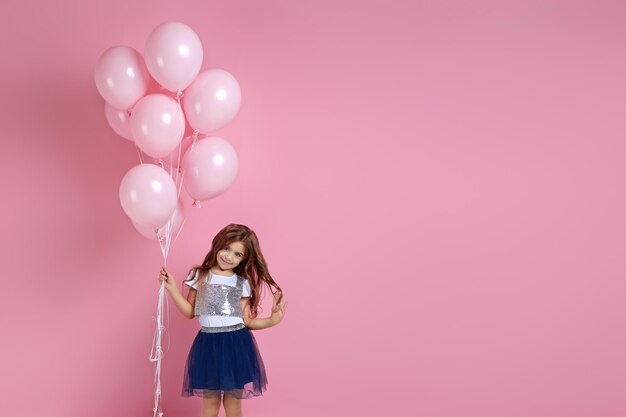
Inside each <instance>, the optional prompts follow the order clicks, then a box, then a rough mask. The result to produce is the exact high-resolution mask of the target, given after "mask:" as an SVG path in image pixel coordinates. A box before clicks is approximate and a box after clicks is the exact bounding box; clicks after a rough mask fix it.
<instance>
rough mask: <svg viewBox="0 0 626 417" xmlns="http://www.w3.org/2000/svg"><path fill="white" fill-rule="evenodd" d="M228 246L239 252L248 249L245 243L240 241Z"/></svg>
mask: <svg viewBox="0 0 626 417" xmlns="http://www.w3.org/2000/svg"><path fill="white" fill-rule="evenodd" d="M228 246H230V248H231V249H232V250H236V251H239V252H243V251H244V250H245V249H246V247H245V246H244V244H243V242H240V241H236V242H230V243H229V244H228Z"/></svg>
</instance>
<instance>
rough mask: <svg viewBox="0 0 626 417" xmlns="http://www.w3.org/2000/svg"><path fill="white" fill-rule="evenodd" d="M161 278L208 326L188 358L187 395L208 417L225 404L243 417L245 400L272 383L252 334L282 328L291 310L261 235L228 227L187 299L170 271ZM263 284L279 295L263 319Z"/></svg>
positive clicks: (197, 271) (179, 303) (192, 276)
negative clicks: (260, 313) (271, 268)
mask: <svg viewBox="0 0 626 417" xmlns="http://www.w3.org/2000/svg"><path fill="white" fill-rule="evenodd" d="M159 279H160V280H162V281H165V288H166V289H167V291H168V292H169V293H170V296H171V297H172V299H173V300H174V303H175V304H176V307H178V309H179V310H180V311H181V313H182V314H183V315H184V316H185V317H189V318H193V317H195V316H199V321H200V325H201V326H202V328H201V329H200V330H199V331H198V334H197V336H196V338H195V339H194V341H193V344H192V345H191V349H190V351H189V355H188V357H187V363H186V366H185V374H184V381H183V391H182V395H183V396H186V397H189V396H192V395H196V396H199V397H203V398H204V399H203V410H202V416H203V417H216V416H217V415H218V412H219V409H220V405H221V403H222V401H223V402H224V409H225V411H226V416H227V417H240V416H242V411H241V399H242V398H250V397H254V396H258V395H262V393H263V391H265V390H266V384H267V377H266V375H265V367H264V366H263V360H262V359H261V355H260V354H259V350H258V348H257V345H256V340H255V339H254V336H253V335H252V333H251V332H250V330H251V329H252V330H258V329H265V328H268V327H272V326H275V325H277V324H278V323H280V322H281V321H282V319H283V317H284V315H285V311H286V307H287V303H286V301H284V300H283V296H282V290H281V289H280V287H279V286H278V284H276V282H275V281H274V279H273V278H272V276H271V275H270V273H269V271H268V269H267V263H266V262H265V259H264V258H263V254H262V253H261V248H260V247H259V241H258V239H257V237H256V234H255V233H254V232H253V231H252V230H251V229H249V228H248V227H246V226H243V225H240V224H230V225H228V226H226V227H225V228H223V229H222V230H221V231H220V232H219V233H218V234H217V235H216V236H215V238H214V239H213V243H212V246H211V250H210V251H209V253H208V254H207V255H206V257H205V258H204V261H203V262H202V265H199V266H195V267H193V268H191V270H190V272H189V276H188V279H187V280H186V281H185V284H186V285H188V286H189V287H190V289H189V294H188V295H187V298H186V299H185V298H184V297H183V296H182V294H181V292H180V291H179V290H178V287H177V286H176V282H175V280H174V277H173V276H172V274H171V273H170V272H169V271H168V270H167V269H166V268H165V267H163V268H162V269H161V273H160V277H159ZM263 284H266V285H267V286H269V288H270V291H271V292H272V294H273V296H274V300H273V305H272V314H271V315H270V316H269V317H265V318H257V313H258V307H259V302H260V295H261V286H262V285H263Z"/></svg>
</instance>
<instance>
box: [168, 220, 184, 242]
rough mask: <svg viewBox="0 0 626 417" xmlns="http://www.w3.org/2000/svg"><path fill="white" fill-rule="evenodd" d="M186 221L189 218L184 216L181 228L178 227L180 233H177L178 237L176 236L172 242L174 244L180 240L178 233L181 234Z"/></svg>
mask: <svg viewBox="0 0 626 417" xmlns="http://www.w3.org/2000/svg"><path fill="white" fill-rule="evenodd" d="M186 221H187V218H184V219H183V222H182V223H181V224H180V229H178V233H176V237H174V241H173V242H172V244H174V243H176V241H177V240H178V235H180V232H182V231H183V227H185V222H186Z"/></svg>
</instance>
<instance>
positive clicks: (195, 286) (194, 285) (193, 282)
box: [185, 269, 198, 290]
mask: <svg viewBox="0 0 626 417" xmlns="http://www.w3.org/2000/svg"><path fill="white" fill-rule="evenodd" d="M191 276H192V275H191V274H189V275H188V276H187V279H191ZM185 285H188V286H190V287H191V288H193V289H194V290H197V289H198V270H197V269H196V272H195V274H194V275H193V279H191V280H190V281H185Z"/></svg>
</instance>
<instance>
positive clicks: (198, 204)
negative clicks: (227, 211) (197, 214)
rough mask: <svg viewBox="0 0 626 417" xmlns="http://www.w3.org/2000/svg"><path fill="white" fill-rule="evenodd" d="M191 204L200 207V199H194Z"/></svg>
mask: <svg viewBox="0 0 626 417" xmlns="http://www.w3.org/2000/svg"><path fill="white" fill-rule="evenodd" d="M192 206H194V207H195V208H200V207H202V205H200V200H194V202H193V204H192Z"/></svg>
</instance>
